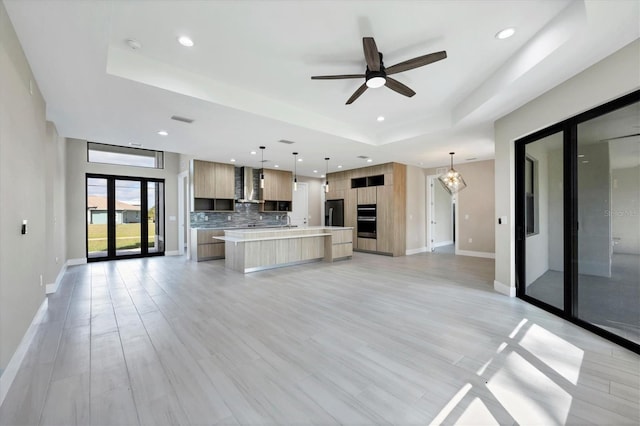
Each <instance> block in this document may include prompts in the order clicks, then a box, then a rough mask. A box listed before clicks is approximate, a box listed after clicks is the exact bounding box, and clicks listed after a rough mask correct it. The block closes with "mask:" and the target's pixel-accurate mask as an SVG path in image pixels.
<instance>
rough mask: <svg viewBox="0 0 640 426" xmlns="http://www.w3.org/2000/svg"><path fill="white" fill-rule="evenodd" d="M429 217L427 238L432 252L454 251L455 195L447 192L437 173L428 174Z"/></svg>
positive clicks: (452, 252) (450, 252)
mask: <svg viewBox="0 0 640 426" xmlns="http://www.w3.org/2000/svg"><path fill="white" fill-rule="evenodd" d="M427 179H428V189H429V197H428V198H429V209H428V211H429V217H428V219H427V220H428V229H429V233H428V236H427V240H428V243H429V250H430V251H431V252H433V253H446V254H455V252H456V197H455V196H452V195H451V194H449V193H448V192H447V191H446V190H445V189H444V188H443V187H442V185H441V184H440V182H439V181H438V176H437V175H432V176H428V177H427Z"/></svg>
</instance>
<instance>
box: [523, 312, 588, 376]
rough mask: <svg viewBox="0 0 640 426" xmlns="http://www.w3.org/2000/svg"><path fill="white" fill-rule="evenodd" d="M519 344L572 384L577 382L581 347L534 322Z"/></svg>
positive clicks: (582, 355) (581, 355)
mask: <svg viewBox="0 0 640 426" xmlns="http://www.w3.org/2000/svg"><path fill="white" fill-rule="evenodd" d="M519 344H520V346H522V347H523V348H524V349H526V350H527V351H529V352H530V353H531V354H533V355H535V356H536V357H537V358H538V359H540V361H542V362H544V363H545V364H546V365H548V366H549V367H551V368H552V369H553V370H554V371H555V372H556V373H558V374H560V375H561V376H562V377H564V378H565V379H567V380H568V381H570V382H571V383H572V384H574V385H576V384H578V378H579V377H580V367H581V366H582V358H583V357H584V351H583V350H582V349H580V348H578V347H576V346H575V345H573V344H571V343H569V342H567V341H566V340H564V339H563V338H561V337H559V336H556V335H555V334H553V333H551V332H549V331H548V330H545V329H544V328H542V327H540V326H538V325H536V324H533V325H532V326H531V327H530V328H529V329H528V330H527V331H526V332H525V334H524V336H523V337H522V339H521V340H520V342H519Z"/></svg>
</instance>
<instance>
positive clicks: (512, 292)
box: [493, 280, 516, 297]
mask: <svg viewBox="0 0 640 426" xmlns="http://www.w3.org/2000/svg"><path fill="white" fill-rule="evenodd" d="M493 289H494V290H495V291H497V292H498V293H501V294H504V295H505V296H509V297H516V288H515V287H511V286H510V285H506V284H502V283H501V282H500V281H496V280H493Z"/></svg>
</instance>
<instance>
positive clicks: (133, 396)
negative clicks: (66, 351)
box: [114, 269, 231, 424]
mask: <svg viewBox="0 0 640 426" xmlns="http://www.w3.org/2000/svg"><path fill="white" fill-rule="evenodd" d="M118 273H119V275H120V276H121V278H122V274H121V272H120V270H119V269H118ZM151 279H153V278H151ZM154 281H155V279H154ZM124 285H125V288H126V289H127V294H128V295H129V298H130V299H131V303H132V305H133V307H134V309H135V310H136V314H137V315H138V318H139V319H140V324H142V327H143V328H144V332H145V334H146V336H147V339H149V344H150V345H151V347H153V351H154V355H155V357H156V358H157V360H158V362H159V363H160V365H161V366H162V374H164V376H165V378H166V379H167V382H168V383H169V386H171V392H172V393H173V394H174V395H176V403H177V404H178V405H179V406H180V409H182V411H183V412H184V413H185V414H187V410H186V409H185V407H184V406H183V404H182V401H181V400H180V398H179V397H177V395H178V390H177V389H176V387H175V384H174V383H173V381H172V380H171V379H170V378H169V377H170V375H169V374H168V371H167V366H166V365H165V361H163V359H162V357H161V356H159V351H158V348H157V346H156V344H155V343H154V341H153V339H152V337H151V334H149V330H148V329H147V325H146V324H145V322H144V319H143V318H142V315H141V313H140V311H139V309H138V306H137V305H136V303H135V301H134V300H133V297H132V296H131V290H130V289H129V286H128V285H127V283H126V281H124ZM144 290H145V293H146V294H147V296H149V293H148V292H147V290H146V289H144ZM149 297H150V298H151V296H149ZM151 301H152V302H153V304H154V305H156V307H157V304H156V302H155V301H154V300H153V299H152V298H151ZM158 312H160V314H161V315H162V316H163V318H164V319H165V321H166V320H167V318H166V317H165V315H164V314H163V313H162V311H161V310H160V309H159V308H158ZM114 315H115V312H114ZM116 324H117V316H116ZM118 336H119V339H120V344H121V347H122V338H121V336H120V328H119V326H118ZM181 343H182V342H181ZM122 352H123V357H124V358H125V365H127V377H128V378H129V383H130V384H131V375H130V373H129V366H128V364H126V355H125V353H124V347H122ZM131 396H132V398H133V399H134V405H135V408H136V415H137V416H138V423H139V424H141V423H140V415H139V413H138V406H137V404H136V403H135V394H134V392H133V387H131ZM225 405H226V404H225ZM227 408H228V407H227ZM230 412H231V411H230ZM188 417H189V416H188V415H187V418H188Z"/></svg>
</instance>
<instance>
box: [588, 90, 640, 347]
mask: <svg viewBox="0 0 640 426" xmlns="http://www.w3.org/2000/svg"><path fill="white" fill-rule="evenodd" d="M638 124H640V104H638V103H635V104H632V105H629V106H627V107H624V108H621V109H618V110H615V111H613V112H610V113H608V114H605V115H601V116H599V117H597V118H594V119H592V120H589V121H586V122H584V123H581V124H579V125H578V151H577V152H578V159H577V160H578V161H577V166H578V167H577V182H578V184H577V189H578V192H577V195H578V283H577V301H578V303H577V317H578V318H580V319H582V320H585V321H587V322H589V323H591V324H594V325H596V326H598V327H600V328H603V329H605V330H607V331H609V332H611V333H614V334H617V335H619V336H621V337H624V338H626V339H628V340H631V341H633V342H635V343H640V306H639V305H640V214H639V212H640V202H639V201H640V136H639V135H638V133H639V132H638V129H637V127H638ZM634 126H635V127H634Z"/></svg>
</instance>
